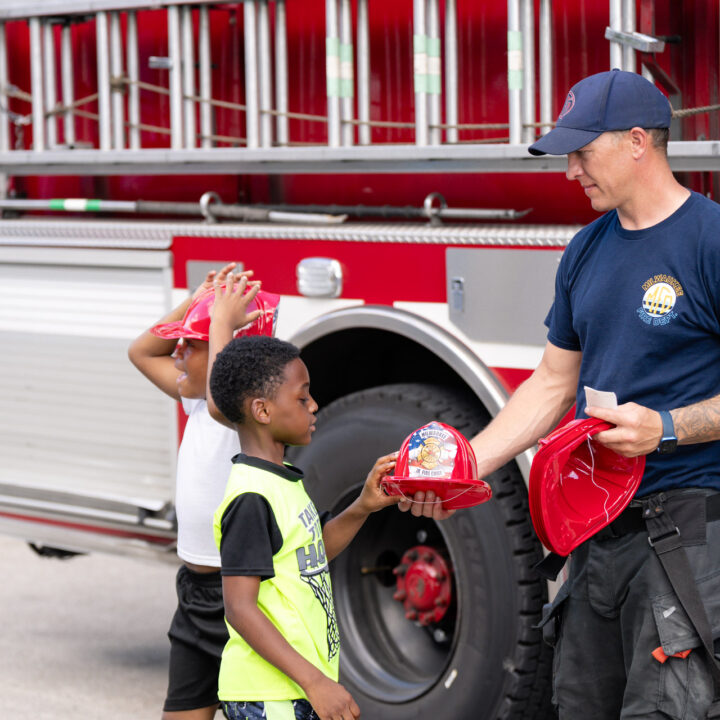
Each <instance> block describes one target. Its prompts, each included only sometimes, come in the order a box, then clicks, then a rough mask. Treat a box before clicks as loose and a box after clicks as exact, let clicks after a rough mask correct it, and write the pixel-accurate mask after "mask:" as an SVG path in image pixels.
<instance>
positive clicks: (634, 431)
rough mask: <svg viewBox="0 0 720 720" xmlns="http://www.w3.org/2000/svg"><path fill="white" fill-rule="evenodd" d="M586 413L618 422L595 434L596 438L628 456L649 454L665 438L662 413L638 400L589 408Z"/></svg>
mask: <svg viewBox="0 0 720 720" xmlns="http://www.w3.org/2000/svg"><path fill="white" fill-rule="evenodd" d="M585 412H586V413H587V414H588V415H590V417H596V418H600V420H605V421H606V422H609V423H612V424H613V425H615V427H614V428H611V429H610V430H604V431H603V432H599V433H597V434H596V435H593V440H597V441H598V442H599V443H600V444H602V445H605V447H607V448H610V450H614V451H615V452H617V453H620V455H624V456H625V457H636V456H638V455H647V454H648V453H651V452H653V450H655V449H656V448H657V446H658V444H659V443H660V440H661V439H662V419H661V418H660V413H659V412H656V411H655V410H651V409H650V408H646V407H643V406H642V405H638V404H637V403H625V404H624V405H618V407H616V408H596V407H588V408H586V409H585Z"/></svg>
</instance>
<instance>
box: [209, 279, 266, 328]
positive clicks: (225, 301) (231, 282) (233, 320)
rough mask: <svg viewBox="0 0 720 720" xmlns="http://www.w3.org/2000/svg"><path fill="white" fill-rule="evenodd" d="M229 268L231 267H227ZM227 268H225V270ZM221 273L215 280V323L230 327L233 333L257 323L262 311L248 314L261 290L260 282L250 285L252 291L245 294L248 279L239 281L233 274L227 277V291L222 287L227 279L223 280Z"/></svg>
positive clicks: (212, 314)
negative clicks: (252, 302) (250, 306)
mask: <svg viewBox="0 0 720 720" xmlns="http://www.w3.org/2000/svg"><path fill="white" fill-rule="evenodd" d="M226 267H229V266H226ZM224 269H225V268H223V270H224ZM221 275H222V271H221V273H220V274H219V275H218V276H217V277H216V278H215V280H214V282H213V285H214V287H215V303H214V305H213V307H212V310H211V311H210V312H211V316H212V321H213V323H217V324H218V325H220V326H223V327H229V328H230V329H232V330H233V331H235V330H239V329H240V328H242V327H245V326H246V325H249V324H250V323H252V322H255V320H257V319H258V318H259V317H260V316H261V315H262V311H261V310H253V312H251V313H248V311H247V308H248V305H249V304H250V302H251V301H252V300H253V298H254V297H255V296H256V295H257V294H258V291H259V290H260V283H259V282H252V283H250V285H251V287H250V289H249V290H248V291H247V292H245V290H246V289H247V286H248V278H247V276H246V275H242V276H241V277H240V279H239V280H236V277H235V276H234V275H232V274H230V275H228V276H227V281H226V285H225V290H223V289H222V287H221V285H222V283H223V282H224V281H225V278H222V279H221Z"/></svg>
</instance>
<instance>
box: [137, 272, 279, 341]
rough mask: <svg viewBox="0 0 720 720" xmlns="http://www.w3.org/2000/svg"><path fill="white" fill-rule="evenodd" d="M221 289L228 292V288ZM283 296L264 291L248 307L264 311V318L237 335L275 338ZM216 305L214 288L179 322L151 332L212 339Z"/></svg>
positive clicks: (204, 294)
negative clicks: (212, 314)
mask: <svg viewBox="0 0 720 720" xmlns="http://www.w3.org/2000/svg"><path fill="white" fill-rule="evenodd" d="M221 288H222V289H223V290H224V289H225V285H222V286H221ZM279 303H280V296H279V295H275V293H269V292H265V291H264V290H260V291H259V292H258V294H257V295H256V296H255V297H254V298H253V299H252V301H251V302H250V304H249V305H248V308H247V312H248V314H249V313H251V312H253V311H254V310H262V313H263V314H262V315H261V316H260V317H259V318H258V319H257V320H255V322H253V323H252V324H251V325H248V326H246V327H244V328H241V329H240V330H239V331H238V332H237V333H235V334H236V335H266V336H268V337H272V336H274V335H275V326H276V325H277V312H278V305H279ZM214 304H215V290H214V289H213V288H210V289H209V290H206V291H205V292H204V293H202V295H198V296H197V297H196V298H195V299H194V300H193V301H192V302H191V303H190V307H189V308H188V309H187V311H186V312H185V316H184V317H183V319H182V320H180V321H178V322H171V323H162V324H160V325H156V326H155V327H153V328H150V332H151V333H152V334H153V335H157V336H158V337H161V338H165V339H166V340H171V339H174V338H191V339H193V340H205V342H207V341H208V340H209V339H210V336H209V333H210V311H211V310H212V306H213V305H214Z"/></svg>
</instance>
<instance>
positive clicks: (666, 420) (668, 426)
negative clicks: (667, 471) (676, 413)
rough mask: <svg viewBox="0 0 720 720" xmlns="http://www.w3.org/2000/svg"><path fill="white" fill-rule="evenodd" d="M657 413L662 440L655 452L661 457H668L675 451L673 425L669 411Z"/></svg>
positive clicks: (675, 439) (675, 438)
mask: <svg viewBox="0 0 720 720" xmlns="http://www.w3.org/2000/svg"><path fill="white" fill-rule="evenodd" d="M659 412H660V418H661V420H662V438H661V439H660V444H659V445H658V446H657V451H658V452H659V453H660V454H661V455H669V454H670V453H674V452H675V450H676V449H677V443H678V441H677V437H676V436H675V425H674V424H673V419H672V415H671V414H670V411H669V410H660V411H659Z"/></svg>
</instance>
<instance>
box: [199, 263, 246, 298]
mask: <svg viewBox="0 0 720 720" xmlns="http://www.w3.org/2000/svg"><path fill="white" fill-rule="evenodd" d="M236 266H237V263H234V262H231V263H228V264H227V265H226V266H225V267H224V268H221V269H220V270H210V272H209V273H208V274H207V275H206V276H205V280H203V282H202V283H201V284H200V285H199V286H198V288H197V290H195V292H194V293H193V294H192V299H193V300H194V299H195V298H196V297H199V296H200V295H202V294H203V293H204V292H207V291H208V290H212V289H213V287H214V286H215V282H216V281H217V283H218V284H220V285H222V284H223V283H224V282H225V280H226V279H227V276H228V275H229V274H230V273H232V271H233V270H234V269H235V267H236ZM254 274H255V273H254V271H253V270H244V271H243V272H239V273H235V277H236V278H241V277H246V278H251V277H252V276H253V275H254Z"/></svg>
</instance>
